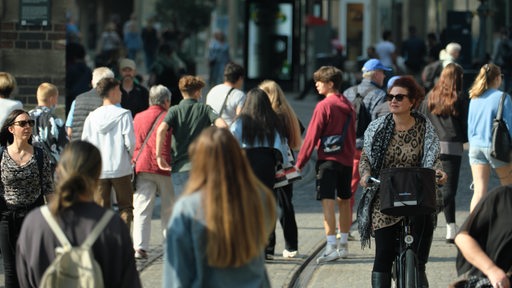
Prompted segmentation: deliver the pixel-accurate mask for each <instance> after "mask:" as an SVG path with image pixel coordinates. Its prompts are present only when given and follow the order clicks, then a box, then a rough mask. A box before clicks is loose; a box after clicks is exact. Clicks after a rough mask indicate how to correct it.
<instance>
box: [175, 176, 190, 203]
mask: <svg viewBox="0 0 512 288" xmlns="http://www.w3.org/2000/svg"><path fill="white" fill-rule="evenodd" d="M189 174H190V172H189V171H185V172H175V173H171V180H172V186H174V195H175V196H176V198H178V197H179V196H180V195H181V193H183V189H184V188H185V184H187V181H188V176H189Z"/></svg>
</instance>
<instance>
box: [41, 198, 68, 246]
mask: <svg viewBox="0 0 512 288" xmlns="http://www.w3.org/2000/svg"><path fill="white" fill-rule="evenodd" d="M40 209H41V214H43V217H44V220H46V222H47V223H48V225H49V226H50V228H51V229H52V231H53V234H55V236H56V237H57V239H59V242H60V245H62V246H63V247H64V248H71V247H72V246H71V243H69V240H68V238H67V237H66V235H64V232H63V231H62V229H61V228H60V226H59V223H57V221H56V220H55V217H53V215H52V213H51V212H50V209H48V206H47V205H44V206H41V208H40Z"/></svg>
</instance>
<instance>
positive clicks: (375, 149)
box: [357, 113, 395, 248]
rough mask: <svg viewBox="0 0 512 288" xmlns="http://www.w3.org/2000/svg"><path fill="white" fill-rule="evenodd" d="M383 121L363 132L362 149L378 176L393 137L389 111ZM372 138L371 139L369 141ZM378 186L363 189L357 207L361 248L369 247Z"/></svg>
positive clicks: (371, 125) (392, 124) (372, 169)
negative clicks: (374, 201)
mask: <svg viewBox="0 0 512 288" xmlns="http://www.w3.org/2000/svg"><path fill="white" fill-rule="evenodd" d="M382 118H384V119H383V121H379V120H380V119H377V120H376V121H373V122H372V123H370V125H369V126H368V128H367V130H366V133H364V146H363V149H364V151H365V153H366V154H367V156H368V160H369V161H370V168H371V171H372V176H373V177H376V178H378V177H379V174H380V170H381V169H380V168H381V167H382V164H383V162H384V155H385V154H386V150H387V149H388V145H389V142H390V141H391V138H392V137H393V131H394V129H395V121H394V120H393V114H391V113H389V114H387V115H386V116H383V117H382ZM372 139H373V141H371V140H372ZM378 189H379V188H378V186H372V187H368V188H365V189H364V194H363V197H362V198H361V201H360V202H359V206H358V207H357V220H358V229H359V234H360V237H361V248H364V247H365V246H368V247H370V244H371V241H370V235H371V232H372V230H371V227H372V218H371V215H372V210H373V200H374V198H375V195H376V194H377V192H378Z"/></svg>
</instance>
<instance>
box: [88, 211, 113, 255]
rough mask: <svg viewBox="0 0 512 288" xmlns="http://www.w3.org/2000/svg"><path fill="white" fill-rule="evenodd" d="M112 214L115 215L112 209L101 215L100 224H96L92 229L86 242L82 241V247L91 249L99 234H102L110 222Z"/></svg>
mask: <svg viewBox="0 0 512 288" xmlns="http://www.w3.org/2000/svg"><path fill="white" fill-rule="evenodd" d="M112 216H114V212H112V210H107V211H105V213H104V214H103V217H101V220H100V221H99V222H98V224H96V226H95V227H94V229H92V231H91V232H90V233H89V236H87V238H86V239H85V241H84V243H82V245H81V246H80V248H83V249H90V248H91V246H92V244H94V242H95V241H96V239H97V238H98V236H100V234H101V232H102V231H103V229H105V227H106V226H107V224H108V223H109V222H110V219H111V218H112Z"/></svg>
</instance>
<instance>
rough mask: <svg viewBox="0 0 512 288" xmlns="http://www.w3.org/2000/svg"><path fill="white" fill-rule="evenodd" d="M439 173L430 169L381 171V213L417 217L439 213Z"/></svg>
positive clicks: (402, 168) (410, 168)
mask: <svg viewBox="0 0 512 288" xmlns="http://www.w3.org/2000/svg"><path fill="white" fill-rule="evenodd" d="M435 175H436V172H435V171H434V170H433V169H429V168H420V167H400V168H386V169H383V170H382V171H381V172H380V176H379V178H380V181H381V182H380V192H379V195H380V211H381V212H382V213H384V214H387V215H392V216H415V215H424V214H431V213H434V212H435V211H436V178H435V177H436V176H435Z"/></svg>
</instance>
